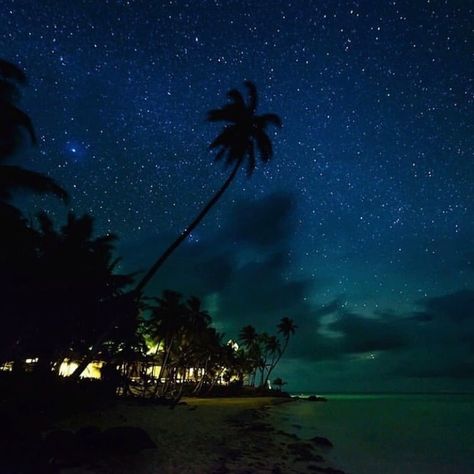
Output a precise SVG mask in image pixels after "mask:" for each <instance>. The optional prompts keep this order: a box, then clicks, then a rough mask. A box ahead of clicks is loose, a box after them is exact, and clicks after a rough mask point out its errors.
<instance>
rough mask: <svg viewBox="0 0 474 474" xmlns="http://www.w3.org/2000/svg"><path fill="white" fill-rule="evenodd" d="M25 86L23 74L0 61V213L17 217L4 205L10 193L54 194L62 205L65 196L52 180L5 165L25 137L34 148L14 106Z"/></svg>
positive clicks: (32, 136) (27, 127) (29, 128)
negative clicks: (24, 191)
mask: <svg viewBox="0 0 474 474" xmlns="http://www.w3.org/2000/svg"><path fill="white" fill-rule="evenodd" d="M25 83H26V76H25V74H24V73H23V71H22V70H21V69H20V68H18V67H17V66H15V65H14V64H12V63H9V62H8V61H5V60H3V59H0V210H1V211H3V213H4V214H5V213H7V214H17V212H18V211H17V210H16V209H15V208H14V207H13V206H11V205H10V204H8V201H9V200H10V198H11V194H12V192H13V191H16V190H19V189H24V190H27V191H30V192H34V193H40V194H55V195H56V196H58V197H59V198H61V199H62V200H64V201H67V198H68V195H67V193H66V191H64V189H63V188H61V186H59V185H58V184H57V183H56V182H55V181H54V180H53V179H51V178H49V177H48V176H45V175H44V174H41V173H37V172H35V171H30V170H26V169H24V168H22V167H20V166H14V165H6V164H4V163H3V161H4V160H5V159H7V158H8V157H10V156H11V155H13V154H14V153H15V152H16V151H17V149H18V148H19V147H20V145H21V144H22V142H23V141H24V138H25V133H26V134H27V135H28V137H29V139H30V141H31V143H33V144H36V136H35V131H34V128H33V124H32V122H31V119H30V117H28V115H27V114H26V113H25V112H23V111H22V110H20V109H19V108H18V107H17V105H16V103H17V101H18V100H19V98H20V89H19V86H22V85H24V84H25Z"/></svg>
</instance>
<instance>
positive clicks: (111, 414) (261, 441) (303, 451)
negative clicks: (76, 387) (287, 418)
mask: <svg viewBox="0 0 474 474" xmlns="http://www.w3.org/2000/svg"><path fill="white" fill-rule="evenodd" d="M183 402H184V403H183V404H180V405H178V406H176V407H175V408H174V409H173V410H171V409H170V408H169V407H166V406H159V405H156V406H153V405H150V404H139V403H136V402H126V401H121V402H119V403H117V404H116V405H115V406H113V407H110V408H107V409H102V410H99V411H97V412H90V413H87V414H81V415H80V416H79V415H78V416H76V417H70V418H69V419H67V420H63V421H62V422H61V423H60V424H58V426H57V428H59V429H63V430H69V431H72V432H77V430H78V429H80V428H83V427H85V426H95V427H97V428H99V429H101V430H105V429H107V428H111V427H117V426H133V427H139V428H141V429H143V430H145V431H146V433H148V435H149V436H150V438H151V440H152V441H153V443H155V444H156V448H152V449H144V450H141V451H139V452H136V453H127V452H122V453H116V452H115V453H113V455H111V456H103V457H101V458H95V459H91V460H90V462H85V463H83V464H81V465H80V466H72V467H66V468H63V469H61V472H62V473H65V474H87V473H99V472H100V473H130V472H133V473H143V474H146V473H150V474H151V473H154V474H156V473H166V474H171V473H216V474H219V473H222V474H224V473H242V474H243V473H274V474H275V473H290V474H291V473H310V472H311V473H314V472H316V473H317V472H326V473H337V472H341V471H338V470H336V469H334V467H333V466H330V465H328V464H327V463H326V462H325V461H324V460H323V456H324V448H322V447H320V446H317V443H315V442H310V441H302V440H299V439H298V437H297V436H295V435H292V434H288V433H286V432H283V431H281V430H279V428H278V427H277V426H272V424H270V422H269V419H270V417H269V416H268V412H269V410H271V407H272V406H274V405H277V404H278V405H280V404H283V403H288V402H289V403H291V399H285V398H270V397H261V398H258V397H257V398H207V399H195V398H192V399H184V400H183Z"/></svg>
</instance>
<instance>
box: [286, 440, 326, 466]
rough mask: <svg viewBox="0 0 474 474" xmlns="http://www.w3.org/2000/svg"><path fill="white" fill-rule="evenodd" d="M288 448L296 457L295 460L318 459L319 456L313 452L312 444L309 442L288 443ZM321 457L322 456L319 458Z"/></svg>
mask: <svg viewBox="0 0 474 474" xmlns="http://www.w3.org/2000/svg"><path fill="white" fill-rule="evenodd" d="M288 450H289V451H290V453H291V454H292V455H293V456H295V457H296V460H297V461H304V462H307V461H315V462H317V461H319V458H321V456H319V455H318V454H314V452H313V450H314V446H312V445H311V444H310V443H303V442H300V443H291V444H289V445H288ZM321 459H322V458H321Z"/></svg>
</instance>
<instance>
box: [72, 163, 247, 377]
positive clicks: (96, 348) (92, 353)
mask: <svg viewBox="0 0 474 474" xmlns="http://www.w3.org/2000/svg"><path fill="white" fill-rule="evenodd" d="M242 160H243V157H242V158H240V159H239V160H238V161H237V163H236V164H235V166H234V168H233V170H232V172H231V173H230V175H229V177H228V178H227V179H226V180H225V182H224V184H223V185H222V187H221V188H220V189H219V190H218V191H217V192H216V193H215V194H214V196H212V198H211V200H210V201H209V202H208V203H207V204H206V206H205V207H204V209H203V210H202V211H201V212H200V213H199V214H198V215H197V216H196V218H195V219H194V220H193V221H192V222H191V224H190V225H189V227H186V229H184V230H183V232H181V234H180V235H179V237H178V238H177V239H176V240H175V241H174V242H173V243H172V244H171V245H170V246H169V247H168V248H167V249H166V250H165V251H164V252H163V253H162V254H161V256H160V257H159V258H158V260H156V262H155V263H154V264H153V265H152V266H151V268H150V269H149V270H148V272H147V273H146V274H145V276H144V277H143V278H142V279H141V280H140V281H139V282H138V284H137V286H136V287H135V289H134V290H133V291H132V293H133V294H135V296H136V297H137V298H138V297H139V296H140V294H141V292H142V290H143V288H145V286H146V285H147V284H148V283H149V282H150V280H151V279H152V278H153V277H154V276H155V273H156V272H157V271H158V270H159V268H160V267H161V266H162V265H163V263H165V262H166V260H168V257H169V256H170V255H171V254H172V253H173V252H174V251H175V250H176V249H177V248H178V246H179V245H180V244H181V243H182V242H183V241H184V240H186V238H187V237H189V234H191V232H192V231H193V230H194V229H195V228H196V227H197V226H198V225H199V223H200V222H201V221H202V220H203V219H204V217H206V215H207V213H208V212H209V211H210V210H211V209H212V207H213V206H214V204H216V203H217V201H219V199H220V198H221V197H222V195H223V194H224V193H225V191H226V190H227V188H228V187H229V186H230V183H232V181H233V180H234V178H235V176H236V175H237V171H239V168H240V166H241V164H242ZM118 322H119V321H117V320H114V321H113V322H112V323H111V324H110V325H109V327H107V329H106V330H105V331H104V332H103V333H102V334H101V335H100V337H99V338H97V341H96V342H95V344H94V345H93V346H92V349H91V350H90V351H89V353H88V354H87V355H86V356H85V357H84V359H83V360H82V362H81V363H80V364H79V365H78V367H77V368H76V370H75V371H74V372H73V373H72V374H71V378H72V379H76V380H77V379H79V376H80V375H81V374H82V372H84V370H85V368H86V367H87V366H88V364H89V362H91V361H92V359H93V358H94V357H95V356H96V355H97V353H98V352H99V350H100V347H101V346H102V343H103V342H104V341H105V340H106V338H107V337H108V335H109V334H110V332H111V331H112V329H113V328H114V327H115V326H116V324H117V323H118Z"/></svg>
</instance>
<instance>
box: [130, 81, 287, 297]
mask: <svg viewBox="0 0 474 474" xmlns="http://www.w3.org/2000/svg"><path fill="white" fill-rule="evenodd" d="M245 86H246V87H247V89H248V93H249V100H248V103H245V101H244V98H243V97H242V94H241V93H240V92H239V91H238V90H237V89H232V90H230V91H229V92H228V93H227V96H228V97H229V99H230V102H229V103H228V104H226V105H224V106H223V107H222V108H220V109H215V110H211V111H209V112H208V116H207V120H208V121H209V122H225V123H227V125H226V126H225V127H224V129H223V130H222V132H221V133H220V134H219V135H218V136H217V138H216V139H215V140H214V141H213V142H212V143H211V144H210V146H209V148H210V149H211V150H214V149H217V154H216V157H215V160H216V161H219V160H222V159H224V158H225V163H226V165H234V167H233V169H232V171H231V173H230V175H229V177H228V178H227V179H226V181H225V182H224V184H223V185H222V187H221V188H220V189H219V190H218V191H217V192H216V193H215V194H214V196H213V197H212V198H211V199H210V201H209V202H208V203H207V204H206V206H205V207H204V209H203V210H202V211H201V212H200V213H199V214H198V215H197V217H196V218H195V219H194V220H193V221H192V222H191V224H190V225H189V226H188V227H186V228H185V229H184V230H183V232H181V234H180V235H179V237H178V238H177V239H176V240H175V241H174V242H173V243H172V244H171V245H170V246H169V247H168V248H167V249H166V250H165V251H164V252H163V254H162V255H161V256H160V257H159V258H158V260H156V262H155V263H154V264H153V265H152V267H151V268H150V269H149V271H148V272H147V273H146V274H145V276H144V277H143V278H142V280H141V281H140V282H139V283H138V285H137V287H136V290H135V291H136V292H137V293H139V292H141V291H142V290H143V288H144V287H145V286H146V285H147V284H148V282H149V281H150V280H151V279H152V278H153V276H154V275H155V273H156V272H157V270H158V269H159V268H160V267H161V266H162V265H163V263H164V262H165V261H166V260H167V259H168V257H169V256H170V255H171V254H172V253H173V252H174V251H175V250H176V248H177V247H178V246H179V245H180V244H181V243H182V242H183V241H184V240H185V239H186V238H187V237H188V236H189V235H190V234H191V232H192V231H193V230H194V229H195V228H196V227H197V226H198V224H199V223H200V222H201V221H202V219H203V218H204V217H205V216H206V214H207V213H208V212H209V211H210V210H211V208H212V207H213V206H214V204H216V203H217V202H218V201H219V199H220V198H221V197H222V195H223V194H224V192H225V191H226V189H227V188H228V187H229V185H230V184H231V183H232V181H233V179H234V178H235V176H236V175H237V172H238V171H239V169H240V168H241V167H242V166H243V165H246V168H247V175H248V176H251V175H252V173H253V171H254V170H255V166H256V158H255V148H257V150H258V152H259V155H260V159H261V161H262V162H263V163H267V162H269V161H270V160H271V158H272V156H273V147H272V143H271V140H270V138H269V136H268V134H267V131H266V129H267V127H268V126H269V125H275V126H277V127H281V119H280V117H279V116H278V115H276V114H263V115H256V109H257V88H256V87H255V84H254V83H253V82H250V81H246V82H245Z"/></svg>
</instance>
